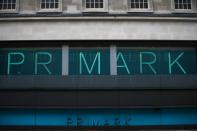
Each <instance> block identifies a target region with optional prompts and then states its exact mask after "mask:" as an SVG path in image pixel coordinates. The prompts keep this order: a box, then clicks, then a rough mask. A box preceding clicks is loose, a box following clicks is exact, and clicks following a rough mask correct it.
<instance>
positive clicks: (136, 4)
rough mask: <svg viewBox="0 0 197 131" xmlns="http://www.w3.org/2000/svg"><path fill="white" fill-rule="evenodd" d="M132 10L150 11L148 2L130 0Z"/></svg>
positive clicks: (144, 0) (146, 0) (145, 0)
mask: <svg viewBox="0 0 197 131" xmlns="http://www.w3.org/2000/svg"><path fill="white" fill-rule="evenodd" d="M129 5H130V8H133V9H148V0H129Z"/></svg>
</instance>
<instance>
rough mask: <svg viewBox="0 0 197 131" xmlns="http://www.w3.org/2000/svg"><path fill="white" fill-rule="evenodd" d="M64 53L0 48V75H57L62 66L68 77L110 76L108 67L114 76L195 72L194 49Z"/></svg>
mask: <svg viewBox="0 0 197 131" xmlns="http://www.w3.org/2000/svg"><path fill="white" fill-rule="evenodd" d="M64 51H65V50H63V52H62V49H61V48H36V49H33V48H11V49H0V75H61V74H64V73H63V71H62V69H64V68H66V67H69V68H68V69H67V70H68V75H110V71H111V69H110V68H113V69H115V70H116V72H117V75H150V74H151V75H159V74H168V75H171V74H182V75H186V74H196V73H197V60H196V51H195V48H131V47H127V48H125V47H124V48H123V47H118V48H117V50H116V57H111V56H112V55H111V53H112V52H110V48H107V47H103V48H98V47H95V48H93V47H92V48H89V47H86V48H76V47H71V48H70V49H69V50H67V52H64ZM62 54H66V55H67V58H68V59H64V57H65V56H62ZM111 61H115V64H114V63H113V62H112V63H113V64H112V63H111ZM62 63H63V64H62ZM65 64H67V66H65V67H64V66H63V67H62V65H65Z"/></svg>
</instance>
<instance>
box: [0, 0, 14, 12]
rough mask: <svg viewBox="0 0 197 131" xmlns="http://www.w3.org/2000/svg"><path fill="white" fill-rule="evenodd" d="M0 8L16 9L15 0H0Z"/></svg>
mask: <svg viewBox="0 0 197 131" xmlns="http://www.w3.org/2000/svg"><path fill="white" fill-rule="evenodd" d="M0 10H16V0H0Z"/></svg>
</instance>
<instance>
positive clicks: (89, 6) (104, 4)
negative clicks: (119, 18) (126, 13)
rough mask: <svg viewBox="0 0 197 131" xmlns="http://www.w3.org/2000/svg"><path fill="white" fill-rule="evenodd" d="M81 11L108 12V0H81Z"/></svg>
mask: <svg viewBox="0 0 197 131" xmlns="http://www.w3.org/2000/svg"><path fill="white" fill-rule="evenodd" d="M82 6H83V12H108V0H82Z"/></svg>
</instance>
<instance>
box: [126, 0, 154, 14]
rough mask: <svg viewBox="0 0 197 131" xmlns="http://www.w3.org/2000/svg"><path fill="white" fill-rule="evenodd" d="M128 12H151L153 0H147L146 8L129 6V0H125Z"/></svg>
mask: <svg viewBox="0 0 197 131" xmlns="http://www.w3.org/2000/svg"><path fill="white" fill-rule="evenodd" d="M127 8H128V9H127V10H128V12H153V1H152V0H148V8H131V7H130V0H127Z"/></svg>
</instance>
